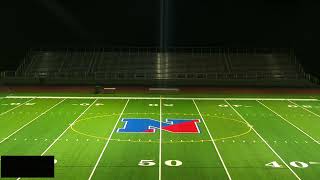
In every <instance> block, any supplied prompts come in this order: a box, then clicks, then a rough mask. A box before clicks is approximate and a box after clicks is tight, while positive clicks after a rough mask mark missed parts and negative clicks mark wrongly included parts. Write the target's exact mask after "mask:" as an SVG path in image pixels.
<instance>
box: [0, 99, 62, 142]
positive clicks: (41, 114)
mask: <svg viewBox="0 0 320 180" xmlns="http://www.w3.org/2000/svg"><path fill="white" fill-rule="evenodd" d="M63 101H65V99H63V100H61V101H59V102H58V103H56V104H55V105H54V106H52V107H50V108H49V109H47V110H46V111H44V112H43V113H41V114H40V115H39V116H37V117H35V118H33V119H32V120H31V121H29V122H27V123H26V124H25V125H23V126H21V127H20V128H19V129H17V130H16V131H14V132H13V133H11V134H10V135H9V136H7V137H6V138H4V139H3V140H2V141H0V144H1V143H3V142H4V141H5V140H7V139H9V138H10V137H11V136H13V135H15V134H16V133H17V132H19V131H20V130H22V129H23V128H25V127H26V126H28V125H29V124H31V123H32V122H34V121H35V120H37V119H38V118H39V117H41V116H42V115H44V114H46V113H47V112H49V111H50V110H51V109H53V108H54V107H56V106H57V105H59V104H61V103H62V102H63Z"/></svg>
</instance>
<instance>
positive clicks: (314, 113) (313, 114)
mask: <svg viewBox="0 0 320 180" xmlns="http://www.w3.org/2000/svg"><path fill="white" fill-rule="evenodd" d="M288 101H289V102H291V103H292V104H294V105H296V106H298V107H300V108H302V109H304V110H306V111H308V112H309V113H311V114H313V115H315V116H317V117H320V115H319V114H317V113H315V112H313V111H311V110H309V109H307V108H305V107H303V106H300V105H299V104H297V103H294V102H292V101H291V100H289V99H288Z"/></svg>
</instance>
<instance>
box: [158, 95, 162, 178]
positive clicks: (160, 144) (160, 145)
mask: <svg viewBox="0 0 320 180" xmlns="http://www.w3.org/2000/svg"><path fill="white" fill-rule="evenodd" d="M159 101H160V102H159V107H160V115H159V116H160V132H159V134H160V138H159V180H161V165H162V164H161V161H162V157H161V153H162V152H161V151H162V150H161V148H162V107H161V106H162V100H161V97H160V99H159Z"/></svg>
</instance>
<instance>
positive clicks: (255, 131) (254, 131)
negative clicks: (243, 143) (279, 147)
mask: <svg viewBox="0 0 320 180" xmlns="http://www.w3.org/2000/svg"><path fill="white" fill-rule="evenodd" d="M225 102H226V103H227V104H228V105H229V107H230V108H231V109H233V111H234V112H235V113H236V114H237V115H238V116H239V117H240V118H241V119H242V120H243V121H245V122H246V123H247V124H249V122H248V121H247V120H246V119H245V118H244V117H243V116H242V115H241V114H240V113H239V112H238V111H237V110H236V109H235V108H234V107H233V106H232V105H231V104H230V103H229V102H228V101H227V100H225ZM252 130H253V131H254V132H255V133H256V134H257V135H258V137H259V138H260V139H261V140H262V141H263V142H264V143H265V144H266V145H267V146H268V147H269V149H270V150H271V151H272V152H273V153H274V154H275V155H276V156H277V157H278V158H279V159H280V160H281V161H282V163H283V164H284V165H285V166H286V167H287V168H288V169H289V170H290V171H291V172H292V173H293V174H294V176H296V178H297V179H299V180H301V178H300V177H299V176H298V175H297V174H296V173H295V172H294V171H293V170H292V169H291V167H290V166H289V165H288V164H287V163H286V162H285V161H284V160H283V159H282V158H281V156H280V155H279V154H278V153H277V152H276V151H275V150H274V149H273V148H272V147H271V146H270V145H269V144H268V142H267V141H266V140H265V139H264V138H263V137H262V136H261V135H260V134H259V133H258V132H257V131H256V130H255V129H254V128H253V127H252Z"/></svg>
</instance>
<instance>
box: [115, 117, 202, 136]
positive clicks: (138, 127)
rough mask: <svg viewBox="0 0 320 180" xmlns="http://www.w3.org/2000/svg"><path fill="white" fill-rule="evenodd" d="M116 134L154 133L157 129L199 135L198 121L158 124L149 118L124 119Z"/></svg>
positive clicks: (169, 120) (167, 120)
mask: <svg viewBox="0 0 320 180" xmlns="http://www.w3.org/2000/svg"><path fill="white" fill-rule="evenodd" d="M122 122H124V123H125V124H124V126H123V127H122V128H119V129H118V130H117V132H118V133H155V132H156V130H157V129H159V130H163V131H167V132H170V133H200V129H199V127H198V123H200V120H199V119H166V121H165V122H160V121H158V120H155V119H150V118H124V119H122Z"/></svg>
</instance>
